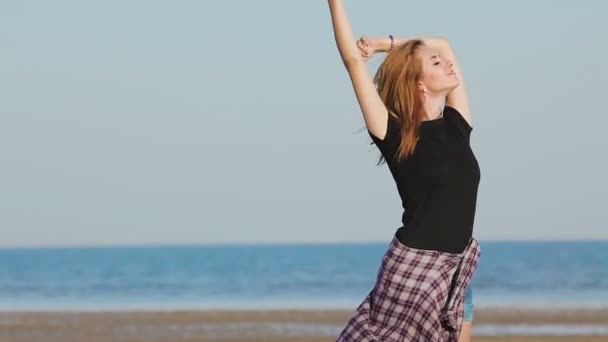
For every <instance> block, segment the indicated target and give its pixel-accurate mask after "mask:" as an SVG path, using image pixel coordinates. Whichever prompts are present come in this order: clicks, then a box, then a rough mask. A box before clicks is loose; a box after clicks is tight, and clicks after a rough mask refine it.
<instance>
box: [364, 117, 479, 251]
mask: <svg viewBox="0 0 608 342" xmlns="http://www.w3.org/2000/svg"><path fill="white" fill-rule="evenodd" d="M388 117H389V119H388V128H387V132H386V137H385V138H384V140H382V139H380V138H378V137H376V136H375V135H374V134H372V133H371V132H369V131H368V132H369V134H370V136H371V138H372V140H373V141H374V143H375V144H376V146H378V148H379V149H380V152H381V153H382V155H383V156H384V158H385V159H386V162H387V165H388V167H389V169H390V171H391V173H392V175H393V178H394V179H395V183H397V190H398V191H399V196H400V197H401V202H402V205H403V209H404V213H403V216H402V222H403V227H401V228H399V229H398V230H397V234H396V236H397V238H398V239H399V241H400V242H401V243H403V244H404V245H406V246H410V247H413V248H418V249H427V250H437V251H442V252H450V253H460V252H462V251H463V250H464V249H465V248H466V246H467V244H468V243H469V241H470V239H471V237H472V235H473V221H474V217H475V207H476V202H477V188H478V186H479V179H480V170H479V165H478V163H477V159H476V158H475V155H474V154H473V151H472V150H471V146H470V144H469V138H470V135H471V131H472V128H471V126H469V124H468V123H467V121H466V120H465V119H464V118H463V117H462V115H461V114H460V113H459V112H458V111H457V110H456V109H455V108H452V107H449V106H446V107H445V108H444V111H443V117H442V118H440V119H435V120H429V121H423V122H422V124H421V127H420V132H419V136H420V138H419V140H418V143H417V145H416V148H415V150H414V153H413V154H412V155H411V156H410V157H407V158H406V159H402V160H401V161H399V162H397V158H396V154H397V149H398V147H399V143H400V141H401V133H400V122H399V121H398V120H397V119H395V118H393V117H392V116H391V115H389V116H388Z"/></svg>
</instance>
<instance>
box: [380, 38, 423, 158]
mask: <svg viewBox="0 0 608 342" xmlns="http://www.w3.org/2000/svg"><path fill="white" fill-rule="evenodd" d="M422 45H424V42H423V41H422V40H419V39H413V40H409V41H407V42H406V43H405V44H403V45H401V46H398V47H396V48H395V49H393V50H392V51H390V52H389V53H388V54H387V56H386V58H385V59H384V61H383V62H382V64H381V65H380V67H379V68H378V71H377V72H376V75H375V76H374V82H375V84H376V88H377V90H378V94H379V95H380V98H381V99H382V102H384V105H385V106H386V109H388V113H389V114H388V115H392V116H393V117H394V118H396V119H397V120H398V121H400V123H401V143H400V144H399V148H398V150H397V155H396V157H397V160H401V159H407V157H410V156H411V155H412V154H413V153H414V149H415V148H416V143H417V142H418V136H419V131H420V125H421V123H422V119H423V115H424V108H423V103H422V97H421V96H420V93H419V91H418V82H419V81H420V80H421V79H422V76H423V71H422V62H421V61H420V59H419V58H418V57H417V55H416V52H417V50H418V49H419V48H420V47H421V46H422ZM381 161H382V158H381Z"/></svg>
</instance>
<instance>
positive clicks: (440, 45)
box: [358, 37, 473, 127]
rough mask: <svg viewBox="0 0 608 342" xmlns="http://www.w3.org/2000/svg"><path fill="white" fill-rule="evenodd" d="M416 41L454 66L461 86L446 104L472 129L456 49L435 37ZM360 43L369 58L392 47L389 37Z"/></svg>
mask: <svg viewBox="0 0 608 342" xmlns="http://www.w3.org/2000/svg"><path fill="white" fill-rule="evenodd" d="M409 39H413V38H408V37H400V38H396V39H395V45H401V44H404V43H405V42H407V41H408V40H409ZM416 39H422V40H423V41H424V43H425V44H426V45H427V46H428V47H430V48H432V49H434V50H436V51H437V52H438V53H439V54H440V55H441V57H442V58H443V59H445V60H449V61H451V62H452V63H453V64H454V65H453V67H452V68H453V69H454V71H455V72H456V75H458V78H459V79H460V84H459V85H458V87H456V88H454V90H452V91H451V92H450V93H449V94H448V96H447V99H446V104H447V105H448V106H450V107H453V108H456V110H458V111H459V112H460V114H462V116H463V117H464V119H465V120H466V121H467V122H468V123H469V125H470V126H471V127H472V126H473V121H472V118H471V110H470V108H469V100H468V96H467V92H466V87H465V83H464V77H463V75H462V69H461V68H460V64H459V63H458V60H457V58H456V53H455V52H454V49H453V48H452V46H451V44H450V42H449V41H448V40H447V39H446V38H435V37H432V38H424V37H416ZM360 41H364V42H365V45H366V46H365V47H363V46H362V45H358V46H359V49H360V52H359V53H361V54H363V55H364V56H367V57H370V56H371V55H372V54H373V53H375V52H388V50H389V48H390V45H391V40H390V38H388V37H373V38H368V37H362V39H361V40H360Z"/></svg>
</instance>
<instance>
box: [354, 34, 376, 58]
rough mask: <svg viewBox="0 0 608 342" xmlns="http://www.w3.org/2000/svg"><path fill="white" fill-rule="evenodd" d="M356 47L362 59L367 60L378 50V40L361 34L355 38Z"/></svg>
mask: <svg viewBox="0 0 608 342" xmlns="http://www.w3.org/2000/svg"><path fill="white" fill-rule="evenodd" d="M357 48H359V52H360V53H361V57H363V61H365V62H367V61H368V60H369V59H370V58H371V57H372V56H373V55H374V54H375V53H376V52H377V51H378V42H377V41H376V39H374V38H369V37H366V36H361V38H359V40H357Z"/></svg>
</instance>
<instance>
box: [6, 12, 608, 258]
mask: <svg viewBox="0 0 608 342" xmlns="http://www.w3.org/2000/svg"><path fill="white" fill-rule="evenodd" d="M346 7H347V10H348V13H349V17H350V19H351V23H352V26H353V30H354V34H355V36H356V37H359V36H360V35H370V36H385V35H387V34H393V35H395V36H403V35H408V36H412V35H421V36H437V35H441V36H445V37H448V38H449V39H450V41H451V43H452V45H453V47H454V48H455V50H456V53H457V56H458V59H459V62H460V64H461V66H462V69H463V74H464V75H463V76H464V82H465V83H466V84H467V87H468V92H469V97H470V103H471V110H472V115H473V122H474V130H473V133H472V137H471V144H472V148H473V151H474V152H475V155H476V157H477V159H478V161H479V163H480V167H481V183H480V187H479V196H478V203H477V215H476V218H475V228H474V234H475V236H476V237H477V238H478V239H479V240H482V241H483V240H505V239H506V240H528V239H533V240H539V239H541V240H572V239H608V229H607V228H608V227H607V223H606V222H607V221H606V214H607V213H608V211H607V209H606V203H607V200H606V197H607V196H608V185H607V184H608V182H607V180H606V175H607V174H608V157H607V156H608V153H606V148H607V147H608V143H607V142H606V138H605V136H606V135H605V130H606V127H607V126H608V115H607V114H608V110H607V109H606V106H605V104H604V102H605V99H606V89H608V87H607V81H608V62H607V61H606V56H607V55H608V44H606V41H607V40H606V37H608V21H606V20H605V13H608V4H607V3H606V2H604V1H599V0H596V1H591V0H586V1H555V0H551V1H549V0H538V1H530V2H529V1H523V0H516V1H481V0H479V1H459V2H455V1H434V2H426V1H381V2H379V1H374V2H372V1H346ZM0 40H1V41H2V45H3V48H2V57H0V123H1V124H0V158H1V164H0V165H1V168H0V191H1V193H2V196H0V236H1V238H0V246H2V247H17V246H89V245H131V244H137V245H139V244H155V245H156V244H226V243H228V244H234V243H236V244H241V243H284V242H288V243H309V242H323V243H325V242H328V243H330V242H367V241H378V242H386V241H389V240H390V238H391V237H392V234H393V233H394V231H395V229H396V228H398V227H399V225H400V219H401V213H402V208H401V202H400V200H399V197H398V194H397V191H396V188H395V184H394V181H393V179H392V178H391V176H390V173H389V171H388V169H387V167H386V166H385V165H383V166H377V165H376V161H377V158H378V155H379V151H378V150H377V149H376V148H374V147H373V146H372V145H370V139H369V136H368V135H367V134H366V132H365V131H364V123H363V119H362V115H361V111H360V110H359V107H358V105H357V102H356V99H355V96H354V92H353V91H352V87H351V85H350V81H349V79H348V76H347V73H346V71H345V69H344V67H343V66H342V62H341V60H340V58H339V55H338V53H337V49H336V47H335V41H334V39H333V33H332V30H331V22H330V16H329V10H328V6H327V3H326V2H325V1H279V0H276V1H270V0H266V1H185V0H181V1H143V0H130V1H122V0H121V1H118V0H106V1H96V2H90V1H76V0H72V1H69V0H57V1H52V2H50V1H43V0H40V1H33V0H3V1H1V2H0ZM381 60H382V55H379V56H377V57H375V58H374V59H372V60H371V61H370V62H369V70H370V73H373V72H374V71H375V69H376V68H377V67H378V65H379V64H380V62H381Z"/></svg>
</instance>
